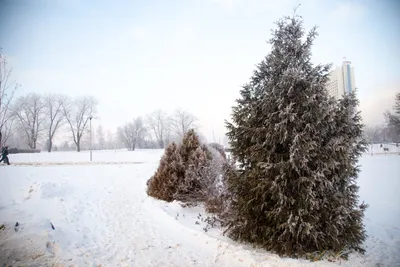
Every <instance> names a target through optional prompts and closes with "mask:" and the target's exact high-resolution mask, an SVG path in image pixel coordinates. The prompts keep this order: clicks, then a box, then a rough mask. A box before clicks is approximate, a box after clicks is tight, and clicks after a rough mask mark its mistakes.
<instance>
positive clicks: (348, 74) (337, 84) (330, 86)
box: [326, 61, 356, 99]
mask: <svg viewBox="0 0 400 267" xmlns="http://www.w3.org/2000/svg"><path fill="white" fill-rule="evenodd" d="M326 89H327V90H328V94H329V95H330V96H332V97H334V98H336V99H339V98H341V97H342V96H343V95H344V94H345V93H351V92H353V91H354V90H355V89H356V86H355V81H354V67H352V66H351V62H350V61H343V65H342V66H341V67H337V68H336V69H334V70H333V71H331V72H330V73H329V81H328V82H327V84H326Z"/></svg>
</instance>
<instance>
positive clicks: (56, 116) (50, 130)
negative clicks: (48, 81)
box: [44, 95, 66, 152]
mask: <svg viewBox="0 0 400 267" xmlns="http://www.w3.org/2000/svg"><path fill="white" fill-rule="evenodd" d="M65 100H66V97H65V96H62V95H46V96H45V97H44V103H45V111H46V117H47V118H46V130H47V138H48V140H47V151H48V152H51V150H52V147H53V137H54V135H55V133H56V132H57V130H58V129H59V128H60V127H61V126H63V125H64V123H65V122H66V120H65V114H64V111H63V102H64V101H65Z"/></svg>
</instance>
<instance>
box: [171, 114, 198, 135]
mask: <svg viewBox="0 0 400 267" xmlns="http://www.w3.org/2000/svg"><path fill="white" fill-rule="evenodd" d="M196 121H197V119H196V117H195V116H193V115H192V114H191V113H189V112H188V111H185V110H183V109H177V110H175V112H174V113H173V115H172V119H171V127H172V131H173V133H174V134H175V135H176V137H177V138H178V139H179V140H181V139H182V138H183V136H184V135H185V133H186V132H187V131H188V130H189V129H191V128H195V127H196V126H195V122H196Z"/></svg>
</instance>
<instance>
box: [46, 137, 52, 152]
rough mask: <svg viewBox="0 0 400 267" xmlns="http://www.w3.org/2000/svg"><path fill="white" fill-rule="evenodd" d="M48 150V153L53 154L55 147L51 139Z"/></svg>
mask: <svg viewBox="0 0 400 267" xmlns="http://www.w3.org/2000/svg"><path fill="white" fill-rule="evenodd" d="M48 146H49V147H48V148H47V151H48V152H49V153H51V149H52V147H53V141H52V140H51V139H49V144H48Z"/></svg>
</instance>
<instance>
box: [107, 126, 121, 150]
mask: <svg viewBox="0 0 400 267" xmlns="http://www.w3.org/2000/svg"><path fill="white" fill-rule="evenodd" d="M118 134H119V133H118V132H117V135H118ZM116 139H117V136H116V135H114V134H113V133H112V132H111V131H110V130H108V131H107V132H106V136H105V140H106V142H105V146H106V149H113V148H116Z"/></svg>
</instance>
